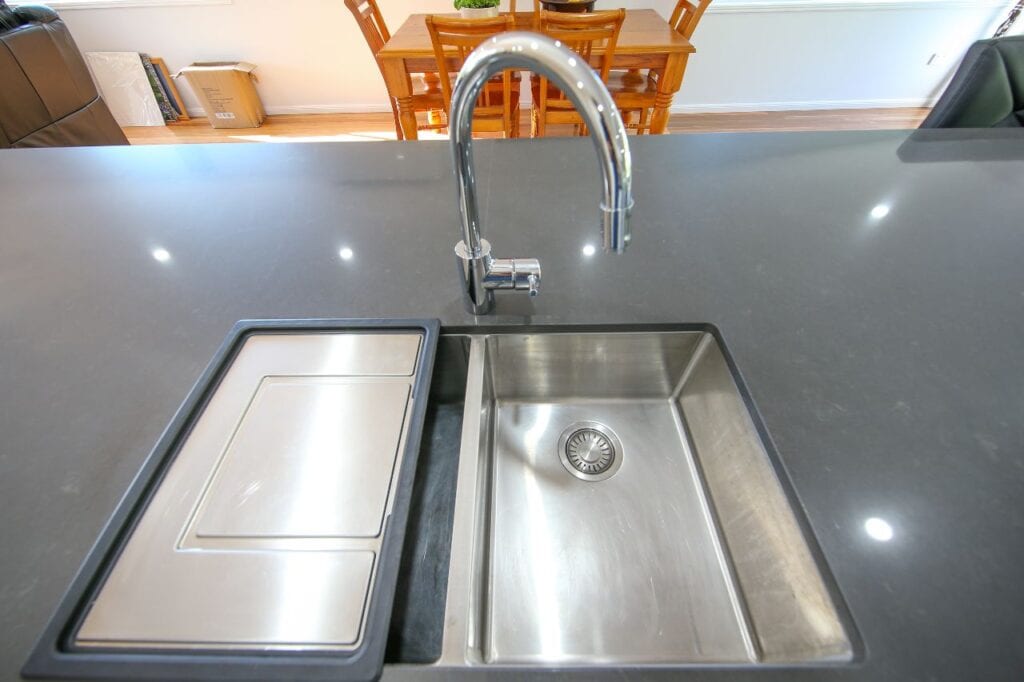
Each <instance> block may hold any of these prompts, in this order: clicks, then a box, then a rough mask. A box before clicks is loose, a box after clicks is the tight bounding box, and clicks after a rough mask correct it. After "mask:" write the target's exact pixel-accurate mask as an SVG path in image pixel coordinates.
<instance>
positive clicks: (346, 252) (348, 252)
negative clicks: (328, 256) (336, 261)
mask: <svg viewBox="0 0 1024 682" xmlns="http://www.w3.org/2000/svg"><path fill="white" fill-rule="evenodd" d="M338 255H339V256H341V260H352V256H354V255H355V254H354V253H352V249H350V248H348V247H347V246H346V247H345V248H343V249H342V250H341V251H339V252H338Z"/></svg>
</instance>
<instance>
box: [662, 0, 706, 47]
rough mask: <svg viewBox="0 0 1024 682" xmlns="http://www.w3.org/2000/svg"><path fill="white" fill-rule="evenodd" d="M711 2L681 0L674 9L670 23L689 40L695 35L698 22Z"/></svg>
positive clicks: (704, 0)
mask: <svg viewBox="0 0 1024 682" xmlns="http://www.w3.org/2000/svg"><path fill="white" fill-rule="evenodd" d="M710 4H711V0H696V1H694V0H679V2H677V3H676V7H675V9H674V10H672V16H671V18H669V20H668V23H669V24H671V25H672V27H673V28H674V29H675V30H676V31H678V32H679V33H682V34H683V35H684V36H685V37H686V39H687V40H689V39H690V38H692V37H693V32H694V31H696V30H697V24H699V23H700V19H701V17H703V16H704V11H705V10H706V9H707V8H708V5H710Z"/></svg>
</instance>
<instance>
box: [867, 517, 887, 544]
mask: <svg viewBox="0 0 1024 682" xmlns="http://www.w3.org/2000/svg"><path fill="white" fill-rule="evenodd" d="M864 530H865V531H866V532H867V534H868V536H869V537H870V538H871V539H872V540H878V541H879V542H889V540H892V526H890V525H889V522H888V521H886V520H885V519H880V518H878V517H877V516H872V517H871V518H870V519H868V520H867V521H865V522H864Z"/></svg>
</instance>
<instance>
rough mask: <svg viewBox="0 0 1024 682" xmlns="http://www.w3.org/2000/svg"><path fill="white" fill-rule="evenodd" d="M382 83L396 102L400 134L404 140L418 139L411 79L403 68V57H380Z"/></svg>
mask: <svg viewBox="0 0 1024 682" xmlns="http://www.w3.org/2000/svg"><path fill="white" fill-rule="evenodd" d="M381 68H382V70H383V71H384V84H385V85H386V86H387V88H388V94H390V95H391V96H392V97H394V98H395V101H396V102H398V119H399V121H401V123H402V136H403V137H404V138H405V139H406V140H416V139H419V136H418V135H417V131H416V112H415V110H414V109H413V108H412V81H411V80H409V73H408V72H407V71H406V70H405V60H404V59H382V60H381Z"/></svg>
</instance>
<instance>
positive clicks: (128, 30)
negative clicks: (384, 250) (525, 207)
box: [37, 0, 1007, 113]
mask: <svg viewBox="0 0 1024 682" xmlns="http://www.w3.org/2000/svg"><path fill="white" fill-rule="evenodd" d="M37 1H38V0H37ZM732 1H733V2H735V1H736V0H732ZM729 2H730V0H718V2H717V3H716V4H713V5H712V9H711V10H710V11H709V13H708V14H707V15H706V17H705V19H704V22H703V23H702V24H701V26H700V28H699V29H698V32H697V34H696V36H694V43H695V44H696V46H697V49H698V52H697V54H696V55H694V56H693V57H692V58H691V61H690V66H689V69H688V71H687V75H686V80H685V81H684V83H683V88H682V91H681V93H680V95H679V96H678V97H677V98H676V103H675V107H674V108H675V109H677V110H678V109H681V110H696V111H734V110H748V111H749V110H766V109H795V108H836V107H871V106H918V105H922V104H925V103H928V102H929V101H930V100H931V99H932V98H933V97H934V95H935V94H936V92H937V91H938V90H940V88H941V87H942V85H943V83H944V81H945V79H946V78H947V77H948V75H949V73H950V71H951V70H952V69H953V68H954V67H955V66H956V63H957V62H958V60H959V58H960V56H961V55H962V54H963V51H964V50H965V49H966V47H967V46H968V45H969V44H970V43H971V42H972V41H973V40H975V39H976V38H978V37H983V36H986V35H988V33H989V32H990V31H991V30H992V29H993V28H994V27H995V26H996V25H997V24H998V23H999V20H1000V19H1001V18H1002V17H1003V16H1004V14H1005V12H1004V10H1003V8H1004V7H1005V6H1006V5H1007V3H1003V2H993V1H992V0H974V1H973V2H964V1H960V2H957V1H954V0H904V1H903V2H893V0H881V1H877V2H871V3H867V4H866V5H865V6H864V7H862V8H850V6H851V4H852V3H851V2H840V4H839V6H838V8H837V7H836V6H835V5H834V4H833V5H832V6H831V7H830V6H829V4H828V3H835V2H837V0H781V1H780V2H771V1H770V0H767V5H765V4H764V3H765V2H766V0H747V1H746V2H743V3H742V4H741V6H740V7H736V6H732V7H730V6H729ZM759 2H760V3H761V4H760V5H759ZM887 3H888V4H887ZM380 4H381V6H382V9H383V11H384V14H385V19H386V20H387V23H388V25H389V26H390V27H391V28H392V30H394V29H396V28H397V27H398V26H399V25H400V24H401V23H402V21H404V20H405V18H406V17H407V16H408V15H409V14H410V13H413V12H433V11H437V12H444V11H450V7H451V4H450V2H449V0H380ZM600 4H603V5H608V6H611V5H613V4H615V5H618V4H621V5H623V6H626V7H652V8H654V9H657V10H659V11H660V12H662V14H665V15H666V16H667V14H668V13H669V12H670V9H671V7H672V5H673V4H674V0H620V1H618V2H611V1H610V0H601V2H600ZM600 4H599V6H600ZM60 11H61V14H62V16H63V17H64V19H65V21H66V22H67V24H68V26H70V28H71V31H72V33H73V34H74V36H75V39H76V41H77V42H78V45H79V47H80V48H81V50H82V51H83V52H84V51H92V50H115V51H117V50H125V51H137V52H149V53H150V54H152V55H155V56H161V57H163V58H164V59H166V60H167V63H168V66H169V67H170V68H171V69H172V70H173V69H176V68H179V67H181V66H184V65H187V64H188V63H190V62H192V61H209V60H219V59H244V60H246V61H251V62H254V63H256V64H258V65H259V71H258V74H259V77H260V82H259V85H258V89H259V92H260V95H261V97H262V98H263V101H264V104H265V105H266V107H267V110H268V111H269V112H270V113H304V112H317V111H386V110H388V105H387V100H386V99H385V90H384V86H383V81H382V80H381V77H380V73H379V72H378V70H377V67H376V64H375V63H374V61H373V59H372V58H371V56H370V54H369V49H368V48H367V46H366V43H365V42H364V40H363V37H362V35H361V34H360V32H359V30H358V28H357V27H356V25H355V22H354V20H353V18H352V16H351V15H350V14H349V13H348V10H347V9H345V6H344V4H343V2H342V0H233V2H231V3H230V4H209V5H204V4H197V5H177V6H152V7H121V8H105V9H98V8H92V9H85V8H75V9H73V8H65V9H61V10H60ZM933 54H937V55H938V57H937V58H936V59H935V60H933V64H932V65H931V66H928V65H927V62H928V60H929V58H930V57H931V56H932V55H933ZM182 94H183V96H184V97H185V99H186V101H187V103H188V104H189V106H190V107H192V106H195V105H196V102H195V99H194V98H193V97H192V94H191V92H189V91H188V86H187V85H184V84H183V86H182Z"/></svg>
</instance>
